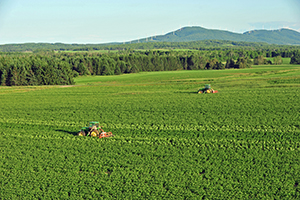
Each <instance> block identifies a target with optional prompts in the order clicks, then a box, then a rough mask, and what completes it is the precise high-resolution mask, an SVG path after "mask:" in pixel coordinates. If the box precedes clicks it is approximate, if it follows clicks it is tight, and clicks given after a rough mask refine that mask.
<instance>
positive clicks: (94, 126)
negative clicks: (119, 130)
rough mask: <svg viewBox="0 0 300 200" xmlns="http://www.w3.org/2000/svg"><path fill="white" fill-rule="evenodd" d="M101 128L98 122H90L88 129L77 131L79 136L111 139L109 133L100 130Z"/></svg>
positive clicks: (111, 135) (83, 128)
mask: <svg viewBox="0 0 300 200" xmlns="http://www.w3.org/2000/svg"><path fill="white" fill-rule="evenodd" d="M101 127H102V126H100V125H99V122H90V125H89V126H88V127H82V128H81V130H80V131H79V133H78V135H79V136H91V137H99V138H104V137H113V136H115V135H113V134H112V133H111V132H108V133H107V132H105V131H104V130H103V129H102V128H101Z"/></svg>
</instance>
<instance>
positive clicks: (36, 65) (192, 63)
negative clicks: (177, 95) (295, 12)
mask: <svg viewBox="0 0 300 200" xmlns="http://www.w3.org/2000/svg"><path fill="white" fill-rule="evenodd" d="M264 56H265V54H264V52H262V51H253V50H243V49H240V50H227V51H219V50H216V51H198V50H189V51H174V50H171V51H170V50H147V51H136V50H126V51H119V52H116V53H88V52H86V53H66V52H63V53H53V52H52V53H51V52H44V53H35V54H28V53H8V54H0V85H3V86H5V85H6V86H14V85H69V84H74V80H73V78H74V77H77V76H78V75H120V74H125V73H138V72H144V71H148V72H150V71H174V70H221V69H225V68H227V69H230V68H236V69H241V68H249V67H251V65H253V64H281V63H282V59H281V56H280V55H278V56H276V57H275V58H274V62H273V63H272V62H271V61H267V60H266V59H265V57H264ZM292 57H293V58H292V60H295V59H294V58H298V57H299V52H298V53H297V52H294V53H293V56H292ZM296 60H297V59H296Z"/></svg>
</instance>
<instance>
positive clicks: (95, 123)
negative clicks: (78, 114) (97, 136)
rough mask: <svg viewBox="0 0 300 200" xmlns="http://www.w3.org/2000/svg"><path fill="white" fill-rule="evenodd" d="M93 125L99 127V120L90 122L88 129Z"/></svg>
mask: <svg viewBox="0 0 300 200" xmlns="http://www.w3.org/2000/svg"><path fill="white" fill-rule="evenodd" d="M94 126H96V127H97V128H99V127H100V124H99V122H90V125H89V129H91V128H92V127H94Z"/></svg>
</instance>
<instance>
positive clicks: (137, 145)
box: [0, 64, 300, 199]
mask: <svg viewBox="0 0 300 200" xmlns="http://www.w3.org/2000/svg"><path fill="white" fill-rule="evenodd" d="M75 82H76V84H75V85H74V86H68V87H66V86H36V87H34V86H30V87H29V86H28V87H0V102H1V103H0V110H1V112H0V191H1V192H0V199H97V198H99V199H300V137H299V136H300V112H299V111H300V104H299V100H300V66H299V65H288V64H284V65H278V66H271V65H268V66H253V67H252V68H249V69H238V70H235V69H230V70H199V71H173V72H170V71H167V72H143V73H138V74H126V75H119V76H83V77H78V78H76V79H75ZM204 84H211V86H212V88H214V89H216V90H218V91H219V93H216V94H197V90H198V89H199V88H201V87H203V86H204ZM89 121H99V122H100V124H101V125H102V126H103V129H104V130H105V131H111V132H112V133H113V134H115V135H116V136H115V137H113V138H103V139H98V138H91V137H79V136H77V135H76V134H77V132H78V131H79V130H80V128H81V127H84V126H87V124H88V122H89Z"/></svg>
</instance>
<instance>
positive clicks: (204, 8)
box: [0, 0, 300, 44]
mask: <svg viewBox="0 0 300 200" xmlns="http://www.w3.org/2000/svg"><path fill="white" fill-rule="evenodd" d="M299 11H300V0H247V1H244V0H205V1H202V0H151V1H141V0H0V44H7V43H24V42H53V43H54V42H63V43H106V42H123V41H129V40H134V39H138V38H143V37H149V36H153V35H161V34H166V33H168V32H171V31H174V30H177V29H179V28H180V27H184V26H203V27H205V28H209V29H223V30H229V31H234V32H240V33H242V32H244V31H247V30H252V29H278V28H282V27H289V28H292V29H294V30H297V31H300V12H299Z"/></svg>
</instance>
